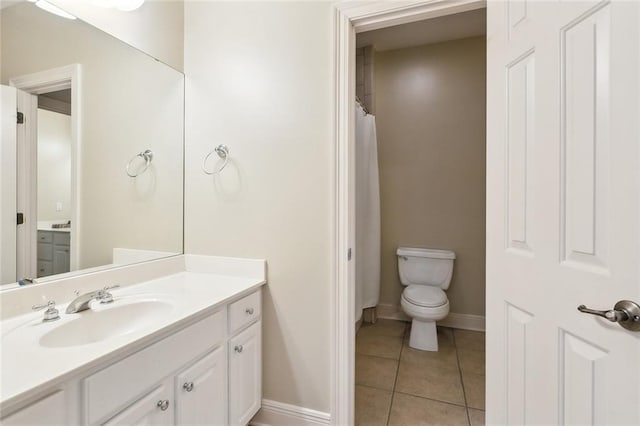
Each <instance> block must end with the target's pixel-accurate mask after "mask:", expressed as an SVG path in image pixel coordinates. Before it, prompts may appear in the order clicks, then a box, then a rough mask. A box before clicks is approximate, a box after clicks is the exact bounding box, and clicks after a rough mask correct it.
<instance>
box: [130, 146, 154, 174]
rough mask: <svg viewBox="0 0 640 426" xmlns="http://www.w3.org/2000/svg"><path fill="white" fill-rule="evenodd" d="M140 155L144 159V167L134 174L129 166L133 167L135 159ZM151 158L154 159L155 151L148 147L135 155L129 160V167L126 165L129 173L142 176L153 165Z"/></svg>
mask: <svg viewBox="0 0 640 426" xmlns="http://www.w3.org/2000/svg"><path fill="white" fill-rule="evenodd" d="M138 157H140V158H142V159H144V169H142V170H140V171H139V172H138V173H135V174H133V173H131V171H130V170H129V167H131V164H133V161H134V160H135V159H136V158H138ZM151 160H153V152H151V150H150V149H147V150H145V151H144V152H140V153H138V154H136V155H134V156H133V158H131V160H129V162H128V163H127V167H126V171H127V175H128V176H129V177H132V178H134V177H138V176H140V175H141V174H142V173H144V172H146V171H147V169H148V168H149V166H150V165H151Z"/></svg>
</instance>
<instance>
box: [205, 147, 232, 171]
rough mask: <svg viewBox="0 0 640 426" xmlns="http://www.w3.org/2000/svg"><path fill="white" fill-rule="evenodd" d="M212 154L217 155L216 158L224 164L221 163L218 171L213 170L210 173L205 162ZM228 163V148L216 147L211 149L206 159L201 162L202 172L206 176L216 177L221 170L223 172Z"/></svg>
mask: <svg viewBox="0 0 640 426" xmlns="http://www.w3.org/2000/svg"><path fill="white" fill-rule="evenodd" d="M214 152H215V153H216V154H218V157H220V158H222V159H223V160H224V162H223V163H222V166H220V168H219V169H218V170H214V171H212V172H210V171H208V170H207V161H208V160H209V157H211V154H213V153H214ZM228 162H229V148H227V146H226V145H218V146H216V147H215V148H214V149H213V151H211V152H210V153H208V154H207V156H206V157H204V160H202V171H203V172H205V173H206V174H208V175H216V174H218V173H220V172H221V171H222V170H224V168H225V167H227V163H228Z"/></svg>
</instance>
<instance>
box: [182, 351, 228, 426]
mask: <svg viewBox="0 0 640 426" xmlns="http://www.w3.org/2000/svg"><path fill="white" fill-rule="evenodd" d="M224 355H225V350H224V346H222V347H219V348H218V349H216V350H215V351H213V352H211V353H210V354H208V355H207V356H205V357H204V358H202V359H201V360H199V361H198V362H196V363H195V364H193V365H192V366H191V367H189V368H187V369H186V370H185V371H183V372H182V373H180V374H178V375H177V376H176V381H175V392H176V424H178V425H191V426H195V425H203V426H205V425H208V426H215V425H225V424H227V380H226V377H227V365H226V358H225V356H224Z"/></svg>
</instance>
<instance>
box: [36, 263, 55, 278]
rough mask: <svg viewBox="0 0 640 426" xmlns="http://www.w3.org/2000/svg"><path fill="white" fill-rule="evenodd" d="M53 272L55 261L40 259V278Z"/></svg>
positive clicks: (38, 274)
mask: <svg viewBox="0 0 640 426" xmlns="http://www.w3.org/2000/svg"><path fill="white" fill-rule="evenodd" d="M52 274H53V262H50V261H46V260H38V273H37V276H38V278H40V277H48V276H49V275H52Z"/></svg>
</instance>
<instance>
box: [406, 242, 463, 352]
mask: <svg viewBox="0 0 640 426" xmlns="http://www.w3.org/2000/svg"><path fill="white" fill-rule="evenodd" d="M396 253H397V255H398V272H399V275H400V282H401V283H402V285H405V286H406V288H405V289H404V291H403V292H402V296H401V297H400V306H401V307H402V310H403V311H404V313H405V314H407V315H408V316H409V317H411V319H412V322H411V336H410V337H409V346H410V347H412V348H415V349H420V350H424V351H437V350H438V335H437V332H436V321H438V320H441V319H444V318H445V317H446V316H447V314H448V313H449V300H448V299H447V294H446V293H445V292H444V290H446V289H448V288H449V284H451V277H452V276H453V260H454V259H455V258H456V254H455V253H454V252H452V251H450V250H440V249H423V248H411V247H399V248H398V250H397V252H396Z"/></svg>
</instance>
